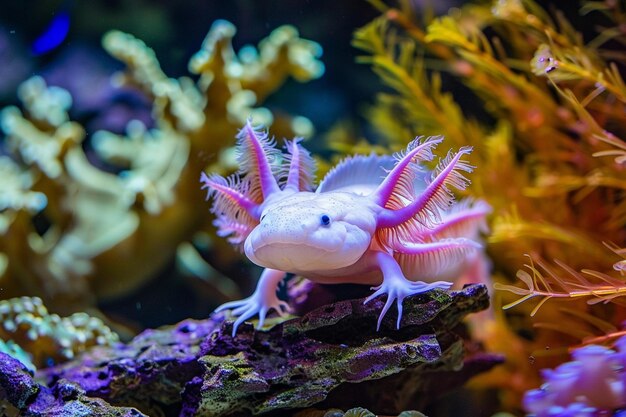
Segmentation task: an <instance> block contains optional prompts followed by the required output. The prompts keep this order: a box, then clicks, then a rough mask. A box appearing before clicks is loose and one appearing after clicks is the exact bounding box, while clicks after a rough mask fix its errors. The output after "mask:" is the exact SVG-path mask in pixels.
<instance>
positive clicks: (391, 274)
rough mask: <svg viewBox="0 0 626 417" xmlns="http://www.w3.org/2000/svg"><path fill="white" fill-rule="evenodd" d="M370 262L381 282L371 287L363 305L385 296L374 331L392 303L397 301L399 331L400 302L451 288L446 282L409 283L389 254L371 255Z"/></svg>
mask: <svg viewBox="0 0 626 417" xmlns="http://www.w3.org/2000/svg"><path fill="white" fill-rule="evenodd" d="M372 260H373V262H375V264H376V265H377V266H378V267H379V268H380V270H381V272H382V273H383V282H382V284H380V285H379V286H377V287H372V290H374V293H373V294H372V295H370V296H369V297H367V298H366V299H365V301H364V303H363V304H366V303H369V302H370V301H372V300H373V299H374V298H376V297H378V296H380V295H383V294H387V301H386V302H385V306H384V307H383V310H382V311H381V313H380V316H378V323H377V325H376V330H379V329H380V323H382V321H383V317H385V314H387V311H389V308H391V305H392V304H393V302H394V301H396V300H397V305H398V320H397V322H396V328H398V329H399V328H400V321H401V320H402V302H403V301H404V299H405V298H406V297H408V296H410V295H415V294H420V293H423V292H426V291H430V290H433V289H435V288H439V289H442V290H447V289H448V288H450V287H451V286H452V283H451V282H448V281H435V282H429V283H426V282H422V281H410V280H408V279H406V278H405V276H404V274H403V273H402V269H401V268H400V265H398V263H397V262H396V260H395V259H394V258H393V257H392V256H391V255H390V254H387V253H384V252H377V253H374V254H372Z"/></svg>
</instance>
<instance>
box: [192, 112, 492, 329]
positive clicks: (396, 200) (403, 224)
mask: <svg viewBox="0 0 626 417" xmlns="http://www.w3.org/2000/svg"><path fill="white" fill-rule="evenodd" d="M442 140H443V137H441V136H431V137H427V138H422V137H420V138H417V139H415V140H414V141H412V142H411V143H410V144H409V145H408V146H407V148H406V149H405V150H404V151H403V152H401V153H398V154H396V155H394V156H377V155H369V156H352V157H348V158H346V159H344V160H343V161H341V162H340V163H339V164H338V165H337V166H335V167H334V168H333V169H332V170H331V171H329V173H328V174H327V175H326V176H325V177H324V179H323V180H322V181H321V182H320V184H319V186H318V187H317V188H316V189H315V190H314V187H313V181H314V176H315V161H314V160H313V158H312V157H311V155H310V154H309V152H308V151H307V150H306V149H305V148H304V147H303V146H302V145H301V143H300V141H299V140H297V139H294V140H292V141H285V148H286V152H282V151H281V150H280V149H278V148H277V147H276V144H275V141H274V140H272V139H270V138H268V135H267V133H266V132H264V131H263V130H262V128H258V127H254V126H253V125H252V124H251V122H250V121H249V122H248V123H247V124H246V125H245V126H244V127H243V128H242V129H241V130H240V132H239V134H238V136H237V151H238V156H237V157H238V163H239V166H240V169H239V172H237V173H236V174H233V175H232V176H230V177H227V178H224V177H222V176H219V175H206V174H205V173H202V174H201V178H200V180H201V182H202V183H203V186H202V188H206V189H208V195H207V198H210V197H212V198H213V205H212V207H211V211H212V212H213V213H214V214H215V216H216V220H215V222H214V224H215V225H216V227H217V230H218V235H219V236H222V237H226V238H227V239H228V241H229V242H230V243H232V244H233V245H235V246H238V247H240V248H243V251H244V252H245V254H246V256H247V257H248V258H249V259H250V260H251V261H252V262H254V263H255V264H257V265H260V266H262V267H264V268H265V269H264V270H263V272H262V273H261V277H260V279H259V281H258V284H257V287H256V289H255V291H254V293H253V294H252V295H251V296H250V297H248V298H245V299H243V300H239V301H232V302H228V303H226V304H223V305H222V306H220V307H219V308H218V309H217V310H216V311H221V310H225V309H232V313H233V315H235V316H238V317H237V319H236V321H235V323H234V325H233V336H234V335H235V334H236V332H237V328H238V327H239V325H241V323H243V322H244V321H245V320H247V319H249V318H251V317H253V316H255V315H257V314H258V315H259V321H258V327H259V328H260V327H261V326H262V325H263V322H264V320H265V317H266V315H267V313H268V312H269V311H270V310H276V311H277V312H278V313H279V314H281V315H282V314H284V313H285V312H286V311H288V310H289V306H288V304H287V303H286V302H285V301H282V300H280V299H279V298H278V296H277V294H276V291H277V287H278V285H279V284H280V282H281V281H282V280H283V279H284V278H285V277H286V275H287V273H293V274H297V275H300V276H302V277H305V278H307V279H310V280H313V281H315V282H319V283H357V284H367V285H372V286H374V287H373V288H372V289H373V290H374V292H373V293H372V294H371V295H370V296H369V297H368V298H367V299H366V301H365V302H369V301H370V300H372V299H374V298H376V297H378V296H381V295H384V294H386V295H387V300H386V303H385V305H384V307H383V309H382V311H381V313H380V316H379V319H378V327H380V324H381V321H382V319H383V317H384V316H385V314H386V313H387V311H388V310H389V308H390V307H391V306H392V305H393V303H394V301H395V302H396V304H397V308H398V319H397V326H398V327H399V326H400V321H401V319H402V302H403V300H404V298H405V297H407V296H410V295H414V294H418V293H421V292H424V291H428V290H431V289H434V288H440V289H448V288H449V287H450V286H451V285H452V283H453V281H455V280H456V279H457V278H458V277H459V276H461V275H463V273H464V272H465V271H466V270H480V269H481V268H472V267H471V265H472V264H473V263H476V262H484V261H482V260H481V259H482V258H481V257H482V256H483V255H482V251H481V247H482V246H481V243H480V234H481V232H482V231H484V227H485V217H486V215H487V214H488V213H489V211H490V207H489V205H488V204H486V203H485V202H483V201H480V200H479V201H474V200H470V199H465V200H461V201H456V200H455V197H454V195H453V189H457V190H463V189H465V188H466V187H467V185H468V183H469V181H468V179H467V178H466V177H465V176H464V174H465V173H469V172H471V171H472V169H473V167H472V166H471V165H470V164H469V163H468V162H467V161H465V160H464V159H463V157H464V156H466V155H467V154H469V153H470V152H471V148H469V147H462V148H461V149H459V150H458V152H452V151H450V152H448V154H447V156H446V157H445V158H443V159H441V160H440V161H439V162H438V164H437V166H436V168H435V169H434V170H432V171H428V170H426V169H425V168H424V166H423V164H422V163H423V162H424V161H431V160H433V158H434V154H433V149H434V148H435V147H436V146H437V145H439V144H440V143H441V142H442ZM475 278H476V279H482V278H481V277H475Z"/></svg>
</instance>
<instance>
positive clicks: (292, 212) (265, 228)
mask: <svg viewBox="0 0 626 417" xmlns="http://www.w3.org/2000/svg"><path fill="white" fill-rule="evenodd" d="M329 194H330V193H329ZM342 194H343V193H337V194H335V195H334V196H329V195H324V196H323V197H322V196H321V195H316V194H313V193H310V194H308V196H307V198H306V199H303V198H299V199H291V198H287V199H285V200H284V201H281V202H280V203H278V204H275V205H274V206H273V207H271V208H270V209H268V210H265V211H264V212H263V214H262V215H261V221H260V223H259V225H257V226H256V227H255V228H254V230H252V232H251V233H250V235H249V236H248V237H247V239H246V241H245V244H244V251H245V253H246V255H247V256H248V258H249V259H250V260H251V261H252V262H254V263H256V264H257V265H260V266H263V267H266V268H272V269H279V270H282V271H287V272H295V273H298V272H311V271H324V270H333V269H337V268H343V267H347V266H350V265H352V264H354V263H355V262H356V261H357V260H358V259H359V258H360V257H361V256H362V255H363V254H364V253H365V251H366V250H367V248H368V247H369V245H370V241H371V236H372V233H373V232H374V230H375V227H376V226H375V220H374V216H373V215H372V214H371V213H370V212H363V205H360V206H359V207H356V205H357V204H355V203H357V202H355V201H349V200H348V201H346V200H344V198H343V197H344V195H342ZM329 197H333V198H329ZM350 198H351V199H352V200H354V195H352V196H350ZM361 203H362V202H361Z"/></svg>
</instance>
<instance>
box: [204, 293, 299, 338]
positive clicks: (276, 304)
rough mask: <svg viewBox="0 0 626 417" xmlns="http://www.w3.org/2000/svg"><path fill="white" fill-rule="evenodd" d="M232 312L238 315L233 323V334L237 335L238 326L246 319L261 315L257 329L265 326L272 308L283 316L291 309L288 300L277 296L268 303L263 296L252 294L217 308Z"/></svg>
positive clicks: (217, 309)
mask: <svg viewBox="0 0 626 417" xmlns="http://www.w3.org/2000/svg"><path fill="white" fill-rule="evenodd" d="M231 309H232V311H231V314H233V315H234V316H238V317H237V320H235V322H234V323H233V332H232V336H233V337H235V335H236V334H237V328H239V326H240V325H241V324H242V323H243V322H244V321H246V320H248V319H249V318H251V317H254V316H256V315H257V314H258V315H259V322H258V324H257V326H256V328H257V329H260V328H262V327H263V323H264V322H265V317H266V316H267V313H269V312H270V311H271V310H276V312H277V313H278V314H279V315H280V316H281V317H282V316H284V315H285V314H286V313H288V312H289V311H290V308H289V304H287V302H285V301H282V300H280V299H278V298H276V300H275V301H273V302H271V303H266V302H265V300H263V299H262V297H258V296H255V294H252V295H251V296H250V297H248V298H244V299H243V300H237V301H230V302H228V303H225V304H222V305H221V306H219V307H218V308H216V309H215V312H220V311H224V310H231Z"/></svg>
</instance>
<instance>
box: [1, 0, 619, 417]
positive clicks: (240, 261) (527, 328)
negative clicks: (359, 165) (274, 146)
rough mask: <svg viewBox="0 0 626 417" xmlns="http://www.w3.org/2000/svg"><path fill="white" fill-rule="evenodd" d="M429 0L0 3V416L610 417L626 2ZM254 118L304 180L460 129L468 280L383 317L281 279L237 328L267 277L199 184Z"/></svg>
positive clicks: (234, 165)
mask: <svg viewBox="0 0 626 417" xmlns="http://www.w3.org/2000/svg"><path fill="white" fill-rule="evenodd" d="M433 3H436V4H432V5H431V4H430V2H428V1H420V0H399V1H382V0H381V1H379V0H371V1H360V0H358V1H357V0H349V1H335V0H333V1H331V0H309V1H293V0H282V1H262V0H257V1H252V0H248V1H243V0H235V1H229V2H218V1H188V0H187V1H152V2H148V1H131V0H127V1H125V0H119V1H89V2H79V1H71V0H64V1H27V2H3V3H2V5H0V359H1V360H0V414H3V415H7V416H18V415H20V416H30V415H37V416H44V415H46V416H53V415H103V416H104V415H107V416H109V415H110V416H113V415H117V416H122V415H123V416H126V415H129V416H130V415H134V416H139V415H149V416H178V415H180V416H192V415H197V416H243V415H251V414H264V415H268V416H287V415H294V416H295V415H297V416H341V415H346V416H369V415H373V414H372V413H374V414H376V415H393V416H396V415H402V416H404V417H408V416H420V415H428V416H447V415H464V416H499V417H503V416H508V415H514V416H517V415H536V416H540V417H541V416H601V415H602V416H606V415H618V416H619V415H621V414H622V413H625V412H626V411H624V410H626V371H625V365H626V362H625V361H626V356H625V354H624V353H625V352H626V338H624V335H626V333H625V330H624V327H623V322H624V318H626V314H625V312H626V311H625V310H624V303H623V300H622V297H621V296H622V294H624V293H626V282H625V281H624V277H623V274H624V270H625V268H626V249H624V248H625V247H626V228H625V227H624V226H625V224H626V200H625V198H624V193H625V190H626V181H625V180H624V164H625V163H626V142H624V138H625V137H626V128H625V126H626V125H625V122H626V108H625V103H626V84H625V83H624V80H623V77H624V64H625V59H626V55H625V54H624V50H625V49H624V47H625V45H626V3H625V2H624V1H620V0H606V1H583V2H572V1H564V0H562V1H545V2H544V1H541V2H534V1H526V0H495V1H471V2H469V1H453V0H450V1H441V2H433ZM247 120H252V121H253V122H254V123H255V124H260V125H263V126H265V127H266V128H267V129H268V131H269V134H270V136H274V137H275V138H276V139H277V140H278V142H279V143H280V144H282V139H283V138H288V139H291V138H293V137H302V138H304V139H303V142H302V144H303V145H304V146H305V147H306V149H308V150H309V151H310V152H311V154H312V155H313V156H314V158H315V160H316V162H317V166H318V169H317V178H318V179H320V178H322V177H323V176H324V174H325V173H326V172H328V171H329V170H330V169H331V168H332V167H333V166H334V165H335V164H337V163H338V161H340V160H341V159H342V158H344V157H346V156H349V155H355V154H369V153H371V152H374V153H377V154H381V155H387V154H388V155H391V154H394V153H396V152H400V153H401V152H402V151H403V150H404V149H405V148H406V147H407V145H408V144H409V142H411V141H412V140H413V139H414V138H416V137H418V136H431V135H443V136H444V137H445V139H444V142H443V144H442V145H440V148H442V150H441V149H440V150H439V154H438V155H439V156H441V157H444V156H445V152H446V151H447V150H448V149H451V148H452V149H459V148H461V147H463V146H472V147H473V153H472V154H471V156H470V157H469V162H470V163H471V164H472V165H473V166H475V167H476V168H475V170H474V172H473V173H472V174H471V175H469V176H468V178H469V180H470V181H471V184H470V185H469V186H468V187H467V188H466V189H464V190H459V191H458V192H457V193H456V194H457V198H459V199H460V198H471V199H473V200H475V201H485V202H486V203H487V204H488V205H489V206H490V213H489V215H488V217H487V225H486V226H487V227H486V228H485V232H484V234H483V236H482V240H483V245H484V253H485V254H486V258H485V259H488V262H487V264H488V267H487V269H488V273H487V275H488V276H489V277H488V279H485V280H484V281H483V282H478V283H476V282H466V281H464V282H461V280H459V281H458V282H457V283H456V285H455V287H453V291H450V292H445V291H433V292H429V293H426V294H422V295H419V296H416V297H410V299H408V298H407V300H406V301H405V304H404V310H405V315H406V318H405V319H404V320H403V322H402V325H401V326H400V329H396V328H395V319H394V316H393V315H394V314H397V313H396V312H395V311H394V309H395V308H394V307H392V309H391V310H390V313H389V314H390V316H391V317H390V318H389V320H388V323H387V322H383V325H382V327H381V330H380V331H376V319H377V317H378V314H379V313H380V310H381V309H382V308H383V305H384V297H383V299H382V300H380V299H377V300H375V301H376V302H375V303H371V304H367V306H366V307H361V305H362V301H363V299H364V298H365V297H367V296H368V295H370V294H371V291H370V290H369V287H368V286H357V285H349V284H340V285H320V284H313V283H310V282H306V281H304V280H302V279H299V278H298V277H290V279H289V280H288V283H287V284H286V285H285V286H284V287H281V288H280V291H279V292H280V295H281V297H282V298H285V299H288V300H290V304H291V305H292V308H293V313H294V314H293V315H291V316H288V317H287V318H286V319H285V318H282V317H271V318H270V319H269V320H268V323H267V325H266V326H265V327H264V328H263V329H260V330H255V329H253V327H252V326H242V328H241V329H240V330H239V333H238V334H237V335H236V336H234V337H233V336H232V335H231V330H232V316H231V315H229V313H222V312H220V313H216V314H212V312H213V311H214V309H215V308H216V307H218V306H219V305H221V304H223V303H225V302H227V301H229V300H233V299H239V298H242V297H244V296H247V295H248V294H250V293H251V292H252V291H253V289H254V285H255V283H256V280H257V279H258V276H259V274H260V272H261V268H259V267H257V266H255V265H253V264H251V263H250V262H249V261H248V260H247V259H246V258H245V255H244V254H242V253H241V251H238V250H237V249H236V248H233V247H232V246H231V245H230V244H228V242H227V241H226V239H224V236H220V235H219V234H218V232H217V231H216V228H215V225H214V224H213V222H214V220H215V217H214V215H213V214H212V213H211V212H210V208H211V201H207V200H206V197H207V195H206V191H204V190H201V184H200V182H199V178H200V173H201V172H207V173H217V174H219V175H224V176H228V175H230V174H232V173H233V172H236V171H237V169H238V168H239V166H238V164H239V161H238V159H237V156H236V154H237V151H236V149H235V143H236V140H235V136H236V135H237V133H238V131H239V129H241V128H242V126H244V124H245V123H246V121H247ZM434 168H435V167H434V164H430V165H429V164H428V163H426V164H425V167H424V169H427V170H430V169H434ZM460 275H463V274H460ZM465 284H467V285H465ZM464 285H465V286H464ZM396 317H397V316H396ZM252 321H254V320H252ZM361 407H362V408H361ZM411 410H413V411H411Z"/></svg>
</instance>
